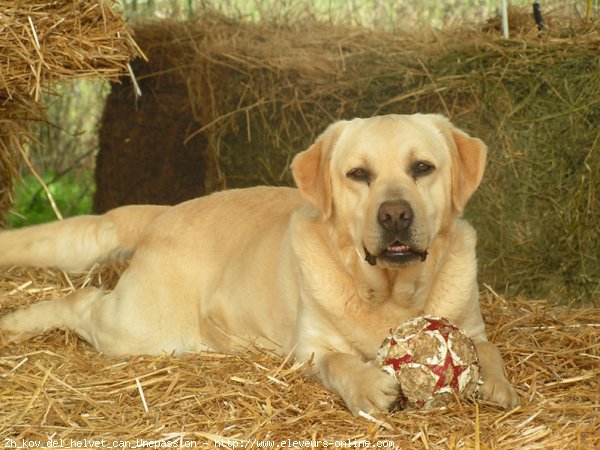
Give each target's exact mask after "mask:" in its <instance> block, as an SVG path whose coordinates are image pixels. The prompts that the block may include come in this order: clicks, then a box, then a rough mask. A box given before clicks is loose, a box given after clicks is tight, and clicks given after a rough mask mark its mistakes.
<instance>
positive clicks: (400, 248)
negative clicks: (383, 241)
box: [364, 241, 427, 267]
mask: <svg viewBox="0 0 600 450" xmlns="http://www.w3.org/2000/svg"><path fill="white" fill-rule="evenodd" d="M364 249H365V261H367V262H368V263H369V264H370V265H372V266H374V265H376V264H377V260H381V262H383V263H384V264H385V265H386V266H392V267H403V266H406V265H408V264H411V263H413V262H416V261H421V262H423V261H425V260H426V259H427V250H417V249H414V248H411V247H410V246H409V245H408V244H406V243H404V242H400V241H394V242H393V243H392V244H391V245H389V246H388V247H387V248H386V249H385V250H384V251H383V252H382V253H380V254H379V255H377V256H375V255H373V254H371V253H370V252H369V250H367V248H366V247H364Z"/></svg>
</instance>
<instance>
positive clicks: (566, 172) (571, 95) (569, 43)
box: [101, 14, 600, 299]
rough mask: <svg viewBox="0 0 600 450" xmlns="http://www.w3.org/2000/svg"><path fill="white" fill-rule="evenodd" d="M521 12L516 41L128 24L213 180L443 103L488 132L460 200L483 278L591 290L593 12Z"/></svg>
mask: <svg viewBox="0 0 600 450" xmlns="http://www.w3.org/2000/svg"><path fill="white" fill-rule="evenodd" d="M528 20H529V21H530V23H531V27H530V30H528V31H527V33H526V34H523V35H521V36H519V37H517V38H515V39H512V40H503V39H501V38H500V37H499V36H498V34H497V33H496V32H495V31H493V27H492V31H482V30H470V31H469V30H464V29H463V30H456V31H447V32H440V31H438V32H432V33H429V34H422V35H415V34H412V35H410V36H409V35H404V34H394V33H389V32H375V31H372V30H367V29H361V28H348V27H340V26H333V25H326V24H323V23H317V22H297V23H294V24H288V25H284V26H282V25H272V24H265V23H260V24H252V23H247V22H242V21H235V20H230V19H226V18H223V17H220V16H215V15H211V14H206V15H203V16H202V17H201V18H199V19H198V20H196V21H192V22H189V23H173V22H165V23H162V24H161V25H160V32H157V29H156V27H154V28H153V27H146V28H140V29H139V30H137V35H138V41H139V42H140V44H141V45H142V47H143V48H151V47H152V48H153V51H154V52H155V53H156V54H157V55H159V56H158V57H159V58H164V59H163V60H162V61H161V62H160V65H161V67H163V68H164V69H163V71H169V72H170V73H171V74H172V76H171V79H172V80H173V81H172V83H173V85H177V86H180V87H181V89H185V95H186V97H187V101H188V102H189V109H188V111H189V113H190V116H188V117H186V118H185V119H184V120H185V121H186V123H191V122H194V121H195V123H196V129H195V130H193V131H190V132H189V134H188V137H187V139H188V140H191V139H194V138H196V137H197V136H200V135H203V136H204V138H205V139H206V142H207V143H208V147H207V149H206V151H205V159H207V160H210V161H211V162H213V163H214V169H215V170H212V171H210V172H209V173H210V174H211V177H209V179H208V180H207V182H206V183H205V184H206V185H205V188H206V189H207V190H212V189H215V188H224V187H241V186H248V185H253V184H258V183H263V184H264V183H266V184H290V183H291V177H290V172H289V170H288V166H289V162H290V160H291V158H292V157H293V155H294V154H295V153H297V152H298V151H300V150H302V149H304V148H306V147H307V146H308V145H309V143H310V142H311V141H312V140H313V139H314V138H315V136H316V135H317V134H318V133H320V132H321V131H322V130H323V129H324V128H325V127H326V126H327V124H328V123H330V122H331V121H333V120H336V119H339V118H350V117H354V116H370V115H373V114H381V113H411V112H416V111H422V112H439V113H443V114H446V115H448V116H450V117H451V118H452V120H453V121H454V122H455V123H456V124H458V125H459V126H461V127H463V128H464V129H466V130H467V131H468V132H470V133H472V134H475V135H477V136H479V137H482V138H483V139H484V140H486V142H487V143H488V145H489V147H490V164H489V169H488V173H487V176H486V179H485V181H484V184H483V187H482V189H481V191H480V192H479V193H478V195H477V196H476V198H475V199H474V201H473V203H472V204H471V207H470V210H469V212H468V214H469V216H470V218H471V219H472V220H473V221H474V222H475V224H476V226H477V228H478V230H479V236H480V259H481V266H482V269H483V270H482V271H483V280H484V281H486V282H488V283H490V284H493V285H494V286H496V287H497V288H499V289H504V288H505V286H509V287H512V289H514V290H518V291H521V290H525V291H527V292H528V293H529V294H530V295H535V296H548V295H549V294H553V295H555V296H556V297H560V298H565V297H567V298H576V299H590V298H592V299H597V298H598V295H599V283H600V273H599V272H600V264H599V261H598V257H599V256H598V254H599V253H600V252H599V251H598V245H597V242H596V239H595V236H594V234H595V230H596V227H597V224H598V223H599V219H600V217H599V214H600V212H599V210H598V209H599V208H598V200H597V196H598V190H599V189H600V185H599V184H600V182H599V180H598V176H597V170H598V167H600V161H599V156H598V154H599V152H598V147H599V146H600V135H598V131H597V129H596V124H597V123H599V119H600V117H599V114H600V108H599V103H600V82H599V81H600V80H599V77H600V71H599V70H598V68H599V67H600V56H599V55H598V53H597V48H598V45H599V44H600V35H599V33H598V30H599V28H600V27H598V26H597V24H589V23H588V24H575V25H573V26H570V27H569V28H561V29H556V30H555V32H554V33H553V34H552V35H539V34H538V32H537V31H532V30H537V29H536V28H535V23H534V22H533V19H528ZM158 48H163V49H168V51H162V52H158V51H156V49H158ZM154 63H155V64H158V62H156V61H155V62H154ZM138 70H142V71H143V70H144V69H143V68H140V69H138ZM163 100H164V101H163ZM166 101H168V99H167V98H166V97H165V98H161V103H165V102H166ZM113 121H114V119H113ZM104 126H106V124H104ZM156 144H157V145H159V146H161V147H163V148H164V145H163V141H162V140H160V141H157V142H156ZM103 151H104V149H102V150H101V152H103Z"/></svg>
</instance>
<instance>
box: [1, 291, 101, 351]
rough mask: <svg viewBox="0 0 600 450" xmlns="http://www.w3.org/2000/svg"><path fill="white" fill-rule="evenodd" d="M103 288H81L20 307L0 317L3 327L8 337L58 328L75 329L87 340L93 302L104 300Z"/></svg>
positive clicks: (19, 337) (18, 337)
mask: <svg viewBox="0 0 600 450" xmlns="http://www.w3.org/2000/svg"><path fill="white" fill-rule="evenodd" d="M102 294H103V292H102V290H101V289H97V288H94V287H88V288H84V289H80V290H78V291H75V292H73V293H72V294H69V295H67V296H66V297H61V298H56V299H52V300H48V301H43V302H38V303H34V304H33V305H31V306H29V307H27V308H23V309H18V310H16V311H14V312H12V313H10V314H7V315H5V316H4V317H2V318H0V331H2V332H4V337H5V338H8V340H9V341H20V340H23V339H27V338H29V337H32V336H35V335H37V334H40V333H43V332H45V331H48V330H51V329H55V328H69V329H72V330H74V331H75V332H76V333H77V334H79V335H80V336H81V337H82V338H84V339H85V340H87V341H88V342H91V343H93V342H92V340H93V339H92V335H91V333H90V331H89V329H88V327H89V325H88V324H89V323H90V315H91V312H92V307H93V305H94V303H96V302H98V301H101V300H102Z"/></svg>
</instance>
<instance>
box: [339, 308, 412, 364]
mask: <svg viewBox="0 0 600 450" xmlns="http://www.w3.org/2000/svg"><path fill="white" fill-rule="evenodd" d="M421 307H422V305H421V304H420V303H419V304H414V303H413V304H410V302H409V301H407V302H394V301H392V300H391V299H390V300H387V301H380V302H373V301H367V300H363V299H361V298H360V297H358V296H355V297H353V298H352V299H350V300H349V301H348V302H347V303H346V305H345V307H344V311H343V314H342V315H341V317H339V324H340V325H341V326H340V327H339V329H340V330H341V331H342V333H343V334H344V335H345V338H346V340H347V341H348V342H350V343H351V344H352V346H353V347H354V348H355V349H356V350H357V351H358V352H360V353H361V354H362V355H363V356H364V357H365V358H366V359H372V358H374V357H375V355H376V353H377V350H378V349H379V346H380V345H381V343H382V342H383V339H384V338H385V337H386V336H387V335H388V334H389V333H390V330H391V329H394V328H396V327H397V326H398V325H400V324H401V323H402V322H405V321H407V320H408V319H410V318H412V317H415V316H417V315H419V314H420V313H421V311H422V309H421Z"/></svg>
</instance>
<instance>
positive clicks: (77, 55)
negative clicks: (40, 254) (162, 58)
mask: <svg viewBox="0 0 600 450" xmlns="http://www.w3.org/2000/svg"><path fill="white" fill-rule="evenodd" d="M113 5H114V2H113V1H112V0H70V1H56V0H33V1H27V2H23V1H19V2H14V1H6V0H0V23H1V24H2V32H1V33H0V48H1V49H2V59H1V60H0V164H1V165H0V181H1V184H0V216H1V215H2V214H3V213H4V212H6V211H7V210H8V208H9V207H10V205H11V204H12V200H11V195H12V191H13V180H14V178H15V176H16V175H17V174H18V172H19V167H20V163H21V158H22V155H23V154H24V153H23V151H22V149H23V146H24V145H25V144H26V142H27V141H28V140H31V139H32V138H33V137H32V135H31V134H30V133H29V132H28V130H27V125H28V122H30V121H31V120H43V119H44V116H43V112H42V111H43V109H42V107H41V105H38V104H37V102H38V101H39V100H40V94H41V93H42V92H48V91H50V90H51V84H52V83H54V82H56V81H58V80H66V79H74V78H106V79H113V80H116V79H118V78H119V76H121V75H123V74H124V73H126V64H127V63H128V61H129V60H130V59H131V58H132V57H133V56H136V55H141V52H140V51H139V49H138V47H137V46H136V44H135V42H134V41H133V38H132V37H131V33H130V30H129V28H128V27H127V25H126V24H125V22H124V20H123V19H122V17H121V15H120V13H118V12H117V11H116V10H114V9H113Z"/></svg>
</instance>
